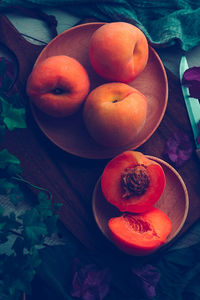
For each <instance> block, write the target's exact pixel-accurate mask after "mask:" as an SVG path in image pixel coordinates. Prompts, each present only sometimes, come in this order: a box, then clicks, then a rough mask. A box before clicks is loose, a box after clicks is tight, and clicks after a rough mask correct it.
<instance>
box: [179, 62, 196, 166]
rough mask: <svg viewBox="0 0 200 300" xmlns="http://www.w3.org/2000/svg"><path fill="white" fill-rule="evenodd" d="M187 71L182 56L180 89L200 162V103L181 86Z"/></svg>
mask: <svg viewBox="0 0 200 300" xmlns="http://www.w3.org/2000/svg"><path fill="white" fill-rule="evenodd" d="M187 69H189V66H188V62H187V58H186V57H185V56H182V58H181V61H180V69H179V72H180V81H181V88H182V93H183V97H184V100H185V105H186V109H187V112H188V116H189V120H190V123H191V126H192V131H193V135H194V140H195V147H196V154H197V157H198V158H199V160H200V144H198V143H197V137H198V135H199V133H200V132H199V128H198V123H199V120H200V103H199V100H198V99H196V98H192V97H190V92H189V88H188V87H186V86H184V85H183V84H182V78H183V74H184V72H185V71H186V70H187Z"/></svg>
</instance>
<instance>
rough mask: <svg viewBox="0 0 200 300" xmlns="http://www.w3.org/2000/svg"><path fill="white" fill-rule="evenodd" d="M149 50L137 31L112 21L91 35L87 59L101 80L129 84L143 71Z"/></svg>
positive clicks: (131, 26)
mask: <svg viewBox="0 0 200 300" xmlns="http://www.w3.org/2000/svg"><path fill="white" fill-rule="evenodd" d="M148 50H149V49H148V42H147V39H146V37H145V35H144V33H143V32H142V31H141V30H140V29H139V28H137V27H136V26H134V25H132V24H129V23H126V22H113V23H107V24H104V25H102V26H101V27H100V28H98V29H97V30H96V31H95V32H94V33H93V35H92V37H91V40H90V45H89V56H90V61H91V64H92V66H93V68H94V70H95V71H96V73H97V74H99V75H100V76H101V77H103V78H105V79H107V80H109V81H120V82H124V83H128V82H130V81H132V80H133V79H135V78H136V77H137V76H138V75H139V74H140V73H141V72H142V71H143V69H144V68H145V66H146V64H147V60H148V53H149V51H148Z"/></svg>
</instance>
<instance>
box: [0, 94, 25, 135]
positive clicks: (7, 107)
mask: <svg viewBox="0 0 200 300" xmlns="http://www.w3.org/2000/svg"><path fill="white" fill-rule="evenodd" d="M0 101H1V105H2V113H1V116H2V118H3V122H4V124H5V125H6V126H7V128H8V129H9V130H13V129H15V128H26V122H25V109H24V108H14V107H13V105H12V104H10V103H8V102H7V101H5V100H4V99H3V98H2V97H0Z"/></svg>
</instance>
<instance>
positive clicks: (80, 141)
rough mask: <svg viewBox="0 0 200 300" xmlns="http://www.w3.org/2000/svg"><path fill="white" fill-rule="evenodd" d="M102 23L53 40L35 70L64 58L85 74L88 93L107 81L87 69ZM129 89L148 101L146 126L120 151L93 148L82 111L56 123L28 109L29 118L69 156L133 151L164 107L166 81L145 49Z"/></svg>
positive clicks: (151, 53) (152, 53)
mask: <svg viewBox="0 0 200 300" xmlns="http://www.w3.org/2000/svg"><path fill="white" fill-rule="evenodd" d="M103 24H105V23H99V22H97V23H87V24H83V25H78V26H75V27H73V28H71V29H68V30H66V31H65V32H63V33H61V34H60V35H58V36H57V37H56V38H54V39H53V40H52V41H51V42H50V43H49V44H48V45H47V46H46V47H45V48H44V49H43V50H42V52H41V54H40V55H39V57H38V58H37V60H36V62H35V66H36V65H37V64H38V63H40V62H41V61H43V60H44V59H45V58H47V57H50V56H53V55H68V56H71V57H73V58H75V59H77V60H78V61H79V62H80V63H81V64H82V65H83V66H84V67H85V68H86V70H87V72H88V75H89V78H90V82H91V90H92V89H94V88H95V87H97V86H99V85H100V84H103V83H105V82H107V81H105V80H104V79H102V78H101V77H100V76H98V75H97V74H96V73H95V71H94V70H93V68H92V66H91V65H90V60H89V50H88V47H89V40H90V38H91V36H92V34H93V33H94V31H95V30H97V29H98V28H99V27H100V26H102V25H103ZM129 85H131V86H133V87H134V88H137V89H138V90H139V91H141V92H142V93H143V94H144V95H145V96H146V98H147V100H148V111H147V119H146V123H145V125H144V127H143V129H142V130H141V132H140V133H139V134H138V135H137V137H136V138H135V139H134V140H133V141H132V142H131V143H130V144H128V145H126V146H124V147H119V148H116V147H113V148H108V147H104V146H101V145H99V144H97V143H96V142H95V141H94V140H93V139H92V138H91V137H90V136H89V134H88V132H87V130H86V128H85V126H84V123H83V120H82V110H79V112H78V113H76V114H74V115H73V116H71V117H67V118H62V119H56V118H52V117H49V116H47V115H45V114H44V113H42V112H41V111H39V110H38V109H36V107H35V106H34V105H31V108H32V112H33V116H34V118H35V120H36V123H37V124H38V126H39V128H40V129H41V130H42V132H43V133H44V134H45V135H46V136H47V137H48V138H49V139H50V140H51V141H52V142H53V143H54V144H56V145H57V146H58V147H60V148H61V149H63V150H64V151H66V152H68V153H71V154H73V155H76V156H79V157H84V158H90V159H105V158H110V157H114V156H116V155H117V154H119V153H121V152H123V151H125V150H128V149H136V148H138V147H139V146H140V145H142V144H143V143H144V142H145V141H147V140H148V139H149V138H150V136H151V135H152V134H153V133H154V131H155V130H156V129H157V127H158V126H159V124H160V122H161V120H162V118H163V116H164V113H165V110H166V106H167V100H168V81H167V76H166V72H165V69H164V66H163V64H162V62H161V60H160V58H159V56H158V55H157V53H156V52H155V50H154V49H153V48H151V47H149V59H148V62H147V65H146V68H145V69H144V71H143V72H142V73H141V74H140V75H139V76H138V77H137V78H136V79H135V80H134V81H132V82H130V83H129Z"/></svg>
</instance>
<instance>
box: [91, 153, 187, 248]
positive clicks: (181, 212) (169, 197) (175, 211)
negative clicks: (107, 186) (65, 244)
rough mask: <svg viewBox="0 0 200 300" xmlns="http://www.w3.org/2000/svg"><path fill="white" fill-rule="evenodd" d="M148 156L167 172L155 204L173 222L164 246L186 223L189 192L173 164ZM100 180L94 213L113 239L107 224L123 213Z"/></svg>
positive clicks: (94, 202)
mask: <svg viewBox="0 0 200 300" xmlns="http://www.w3.org/2000/svg"><path fill="white" fill-rule="evenodd" d="M147 157H148V158H150V159H152V160H154V161H156V162H158V163H159V164H160V165H161V166H162V168H163V170H164V172H165V177H166V184H165V188H164V192H163V194H162V196H161V198H160V199H159V200H158V202H157V203H156V204H155V207H157V208H159V209H160V210H162V211H163V212H164V213H165V214H167V215H168V217H169V218H170V220H171V222H172V230H171V233H170V234H169V236H168V238H167V242H166V243H165V244H164V245H163V246H162V247H166V246H167V244H169V243H170V242H172V241H173V240H174V239H175V238H176V236H177V235H178V233H179V232H180V230H181V228H182V227H183V225H184V223H185V220H186V218H187V214H188V209H189V197H188V192H187V188H186V186H185V183H184V181H183V179H182V178H181V176H180V175H179V173H178V172H177V171H176V170H175V169H174V168H173V167H172V166H171V165H169V164H168V163H167V162H165V161H163V160H161V159H159V158H156V157H153V156H148V155H147ZM100 180H101V179H100V178H99V180H98V181H97V183H96V186H95V188H94V192H93V199H92V205H93V213H94V218H95V220H96V223H97V225H98V227H99V229H100V230H101V232H102V233H103V234H104V235H105V236H106V237H107V238H108V239H109V240H111V237H110V232H109V228H108V225H107V224H108V220H109V219H110V218H112V217H117V216H119V215H121V212H120V211H119V210H118V209H117V208H115V207H114V206H113V205H111V204H110V203H109V202H107V201H106V199H105V198H104V196H103V194H102V191H101V183H100ZM162 247H161V248H162Z"/></svg>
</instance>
